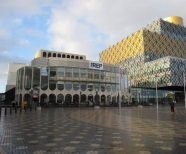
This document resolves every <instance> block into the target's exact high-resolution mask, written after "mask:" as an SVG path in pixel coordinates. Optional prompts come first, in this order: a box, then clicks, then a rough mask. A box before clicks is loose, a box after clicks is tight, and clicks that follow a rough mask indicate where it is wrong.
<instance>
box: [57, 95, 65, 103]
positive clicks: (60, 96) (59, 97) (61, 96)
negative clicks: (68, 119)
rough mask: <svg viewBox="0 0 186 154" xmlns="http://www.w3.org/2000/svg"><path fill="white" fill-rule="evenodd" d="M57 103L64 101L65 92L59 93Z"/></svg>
mask: <svg viewBox="0 0 186 154" xmlns="http://www.w3.org/2000/svg"><path fill="white" fill-rule="evenodd" d="M57 103H59V104H63V103H64V95H63V94H59V95H57Z"/></svg>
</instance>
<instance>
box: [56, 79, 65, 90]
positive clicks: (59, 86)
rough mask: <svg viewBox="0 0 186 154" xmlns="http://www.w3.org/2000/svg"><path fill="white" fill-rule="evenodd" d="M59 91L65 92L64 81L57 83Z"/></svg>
mask: <svg viewBox="0 0 186 154" xmlns="http://www.w3.org/2000/svg"><path fill="white" fill-rule="evenodd" d="M57 89H58V90H63V89H64V82H63V81H58V82H57Z"/></svg>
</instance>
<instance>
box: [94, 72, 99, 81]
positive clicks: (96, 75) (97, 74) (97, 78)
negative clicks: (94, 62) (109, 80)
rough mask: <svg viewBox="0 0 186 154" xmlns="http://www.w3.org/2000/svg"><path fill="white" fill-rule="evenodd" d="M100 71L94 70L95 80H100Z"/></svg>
mask: <svg viewBox="0 0 186 154" xmlns="http://www.w3.org/2000/svg"><path fill="white" fill-rule="evenodd" d="M99 74H100V71H98V70H94V80H99Z"/></svg>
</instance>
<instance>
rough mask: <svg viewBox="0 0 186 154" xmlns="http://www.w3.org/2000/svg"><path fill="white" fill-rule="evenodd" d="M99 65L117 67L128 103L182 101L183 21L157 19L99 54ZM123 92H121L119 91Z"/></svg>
mask: <svg viewBox="0 0 186 154" xmlns="http://www.w3.org/2000/svg"><path fill="white" fill-rule="evenodd" d="M100 61H101V62H105V63H109V64H117V65H120V67H121V69H122V72H123V73H124V74H125V76H126V77H127V78H126V79H127V83H128V85H127V87H126V88H124V89H126V90H125V91H124V92H126V93H125V94H124V95H125V96H126V94H127V97H129V98H128V99H129V100H130V101H131V102H138V103H145V102H153V103H154V102H155V101H157V100H156V88H157V89H158V91H157V92H158V102H163V101H168V100H170V98H169V97H168V96H169V95H168V94H169V93H173V94H174V95H171V99H175V100H176V101H177V102H183V101H184V93H183V89H184V87H183V86H184V82H183V80H184V77H183V74H186V28H185V27H184V26H183V19H182V18H181V17H178V16H171V17H168V18H165V19H158V20H155V21H153V22H152V23H150V24H149V25H147V26H146V27H144V28H142V29H140V30H139V31H137V32H135V33H133V34H131V35H130V36H128V37H126V38H125V39H123V40H121V41H120V42H118V43H116V44H114V45H113V46H111V47H109V48H107V49H105V50H104V51H102V52H101V53H100ZM122 85H124V84H122ZM122 89H123V88H122Z"/></svg>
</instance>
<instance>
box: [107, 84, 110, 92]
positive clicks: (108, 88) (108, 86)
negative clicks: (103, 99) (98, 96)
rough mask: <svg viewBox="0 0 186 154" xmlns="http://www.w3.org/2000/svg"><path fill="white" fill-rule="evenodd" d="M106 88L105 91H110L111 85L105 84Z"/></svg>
mask: <svg viewBox="0 0 186 154" xmlns="http://www.w3.org/2000/svg"><path fill="white" fill-rule="evenodd" d="M106 88H107V92H110V91H111V85H110V84H106Z"/></svg>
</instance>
